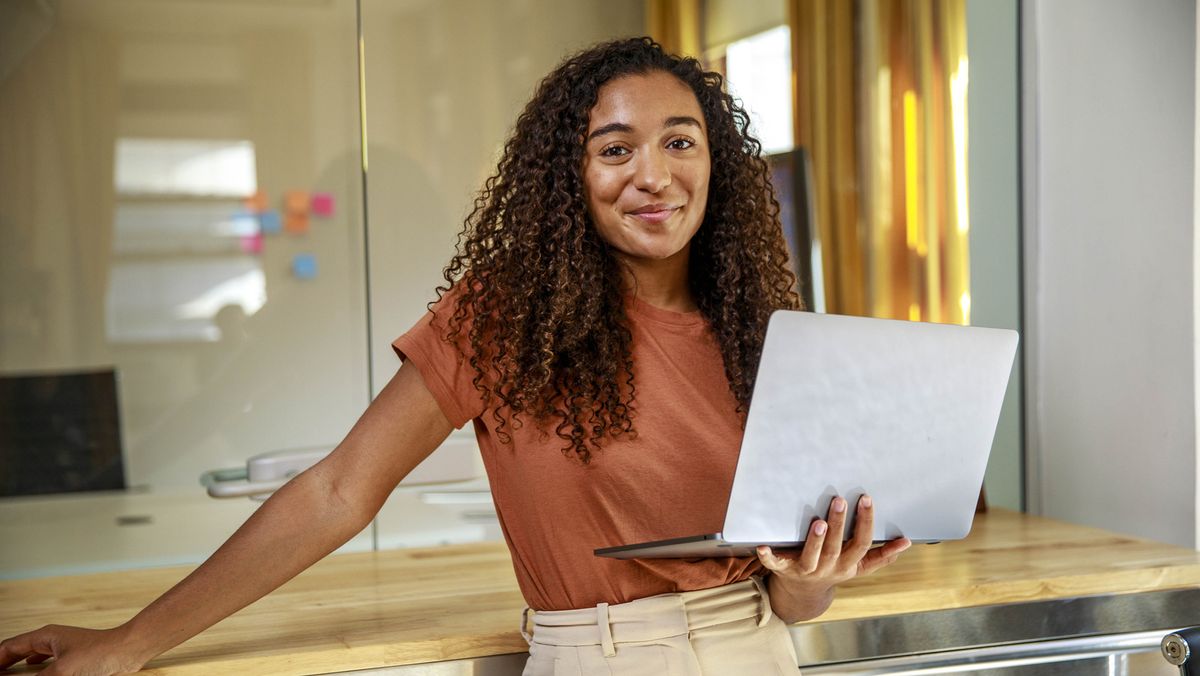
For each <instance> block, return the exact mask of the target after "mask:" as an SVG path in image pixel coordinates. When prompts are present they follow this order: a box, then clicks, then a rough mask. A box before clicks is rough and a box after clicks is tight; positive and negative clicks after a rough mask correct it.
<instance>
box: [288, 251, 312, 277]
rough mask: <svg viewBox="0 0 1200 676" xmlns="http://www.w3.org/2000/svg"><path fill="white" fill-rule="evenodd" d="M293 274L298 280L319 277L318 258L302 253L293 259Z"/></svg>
mask: <svg viewBox="0 0 1200 676" xmlns="http://www.w3.org/2000/svg"><path fill="white" fill-rule="evenodd" d="M292 274H293V275H295V276H296V278H297V279H313V278H315V277H316V276H317V257H316V256H314V255H312V254H307V253H302V254H296V255H295V256H293V257H292Z"/></svg>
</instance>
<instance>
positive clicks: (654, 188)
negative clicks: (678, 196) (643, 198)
mask: <svg viewBox="0 0 1200 676" xmlns="http://www.w3.org/2000/svg"><path fill="white" fill-rule="evenodd" d="M640 155H641V156H640V157H639V158H638V159H637V166H636V167H635V168H634V176H633V184H634V185H635V186H636V187H637V189H638V190H644V191H646V192H650V193H657V192H660V191H662V189H663V188H665V187H667V186H669V185H671V167H670V165H669V164H668V163H667V158H666V157H665V156H664V155H663V153H661V152H655V151H654V150H650V151H649V152H643V153H640Z"/></svg>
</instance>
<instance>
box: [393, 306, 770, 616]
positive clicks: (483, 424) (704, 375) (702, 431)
mask: <svg viewBox="0 0 1200 676" xmlns="http://www.w3.org/2000/svg"><path fill="white" fill-rule="evenodd" d="M449 302H450V296H447V297H445V298H443V299H442V301H440V302H439V303H438V304H436V305H435V306H434V309H433V311H432V312H431V313H429V314H427V315H426V316H425V317H423V318H422V319H421V320H420V321H418V322H417V324H416V326H414V327H413V328H412V329H411V330H409V331H408V332H407V333H405V334H404V335H403V336H401V337H400V338H398V339H396V341H395V343H393V347H394V348H395V350H396V352H397V354H398V355H400V357H401V359H407V360H409V361H411V362H412V363H413V364H414V365H415V366H416V367H417V369H418V370H419V371H420V372H421V375H422V377H423V379H424V381H425V384H426V386H427V387H428V388H429V391H430V392H432V393H433V396H434V398H435V399H436V400H437V402H438V405H439V406H440V407H441V409H442V412H443V413H445V414H446V417H447V418H448V419H449V420H450V422H451V423H452V424H453V425H454V426H455V427H462V426H463V425H465V424H466V423H467V422H469V421H473V422H474V427H475V435H476V438H477V439H478V442H479V449H480V452H481V453H482V454H483V462H484V466H485V467H486V468H487V474H488V481H489V483H490V484H491V489H492V498H493V500H494V501H495V503H496V513H497V515H498V516H499V519H500V526H501V528H502V530H503V532H504V537H505V540H506V541H507V542H508V547H509V550H510V551H511V552H512V560H513V567H514V568H515V570H516V575H517V581H518V583H519V584H520V586H521V591H522V593H523V594H524V596H525V600H526V602H527V603H528V604H529V605H530V607H532V608H534V609H536V610H566V609H571V608H584V607H590V606H595V605H596V604H597V603H601V602H606V603H623V602H625V601H631V600H633V599H638V598H643V597H646V596H653V595H655V594H663V593H667V592H681V591H690V590H694V589H707V588H709V587H715V586H718V585H722V584H727V583H730V582H738V581H741V580H744V579H746V578H748V577H750V575H752V574H756V573H759V572H761V571H762V567H761V564H759V563H758V561H757V559H755V558H724V559H692V560H683V559H641V560H631V561H622V560H617V559H609V558H600V557H597V556H595V555H594V554H593V553H592V550H594V549H596V548H598V547H610V546H615V545H622V544H633V543H637V542H645V541H649V540H661V539H665V538H670V537H682V536H687V535H701V534H704V533H716V532H719V531H720V530H721V527H722V524H723V522H724V519H725V507H726V503H727V502H728V500H729V489H730V486H731V485H732V483H733V471H734V468H735V466H736V465H737V457H738V449H739V447H740V445H741V441H742V418H741V416H740V415H739V414H738V413H737V411H736V407H737V401H736V399H735V398H734V396H733V393H732V392H730V390H729V381H728V380H727V379H726V377H725V368H724V365H723V362H722V360H721V353H720V350H719V348H718V346H717V343H716V340H715V339H714V338H713V336H712V333H711V331H710V330H709V326H708V322H707V320H705V319H704V318H703V316H702V315H701V314H700V313H699V312H692V313H678V312H672V311H669V310H663V309H660V308H657V307H654V306H652V305H649V304H647V303H645V302H643V301H641V300H638V299H635V298H630V299H629V300H628V302H627V304H626V314H627V316H628V319H629V324H630V326H629V328H630V331H631V332H632V334H633V340H632V345H631V352H632V358H633V377H634V384H635V387H636V399H635V402H634V407H635V409H634V417H633V424H634V429H636V430H637V435H636V437H634V438H621V439H611V438H610V439H606V440H605V442H604V443H603V444H602V445H601V447H600V449H599V450H598V451H596V452H595V453H593V455H592V460H591V462H590V463H589V464H588V465H583V464H582V463H580V462H579V461H578V460H576V459H574V457H573V456H572V457H568V456H566V455H564V454H563V453H562V450H561V449H562V447H563V443H564V442H563V441H562V439H560V438H559V437H558V436H556V435H554V434H553V433H547V432H545V431H543V429H544V426H543V425H537V424H531V421H526V424H524V425H522V426H521V427H520V428H518V429H513V428H512V426H511V425H510V426H509V428H508V431H509V433H510V435H511V443H508V444H505V443H502V442H501V441H500V440H499V439H498V438H497V436H496V422H495V420H494V419H493V416H492V415H491V413H490V412H487V413H488V414H487V415H484V413H485V411H484V407H483V400H482V397H481V395H480V393H479V392H478V390H476V389H475V387H474V385H473V384H472V382H471V380H472V378H473V377H474V375H475V372H474V370H473V369H472V368H471V365H470V363H468V362H467V361H466V360H465V359H463V358H462V357H461V355H460V354H459V352H458V350H457V349H456V348H455V347H454V346H453V345H452V344H451V343H449V342H448V341H447V340H446V339H445V323H444V317H446V316H447V315H448V314H449V313H450V310H451V308H450V306H449V305H448V303H449ZM551 429H552V428H551Z"/></svg>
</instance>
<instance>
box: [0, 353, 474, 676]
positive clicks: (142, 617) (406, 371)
mask: <svg viewBox="0 0 1200 676" xmlns="http://www.w3.org/2000/svg"><path fill="white" fill-rule="evenodd" d="M452 429H453V427H452V425H451V424H450V422H449V421H448V420H447V419H446V416H445V414H443V413H442V411H441V409H440V408H439V407H438V405H437V402H436V400H435V399H434V398H433V395H432V394H431V393H430V392H429V390H428V388H426V387H425V382H424V381H423V380H422V379H421V376H420V374H419V372H418V371H417V369H416V367H414V366H413V365H412V364H411V363H405V364H404V365H403V366H401V368H400V369H399V371H397V372H396V375H395V376H394V377H393V378H392V380H391V382H389V383H388V385H387V386H386V387H385V388H384V389H383V391H382V392H380V393H379V396H378V397H376V398H375V401H373V402H372V403H371V405H370V407H368V408H367V410H366V412H365V413H363V415H362V417H361V418H359V420H358V422H357V423H355V425H354V427H353V428H352V429H351V430H350V433H349V434H348V435H347V436H346V438H345V439H344V440H343V441H342V443H341V444H339V445H338V447H337V448H336V449H334V451H333V452H332V453H330V454H329V456H328V457H326V458H325V459H324V460H322V461H321V462H319V463H317V464H316V465H313V466H312V467H311V468H310V469H308V470H307V471H305V472H303V473H301V474H300V475H298V476H296V477H295V478H294V479H292V480H291V481H289V482H288V483H287V484H286V485H285V486H284V487H283V488H281V489H279V490H278V491H276V493H275V494H274V495H272V496H271V498H270V499H269V500H267V501H266V502H265V503H263V505H262V506H261V507H259V508H258V510H256V511H255V513H254V514H253V515H252V516H251V517H250V518H249V519H248V520H247V521H246V523H244V524H243V525H242V526H241V528H239V529H238V530H237V532H235V533H234V534H233V536H231V537H230V538H229V540H228V541H226V542H225V544H223V545H221V547H220V548H219V549H217V551H216V552H215V553H214V554H213V555H212V556H211V557H209V559H208V560H207V561H205V562H204V563H203V564H202V565H201V566H200V567H199V568H197V569H196V570H195V571H193V572H192V573H191V574H190V575H188V576H187V577H186V578H184V579H183V581H182V582H180V583H179V584H177V585H175V586H174V587H173V588H171V589H170V590H169V591H167V592H166V593H165V594H163V595H162V596H160V597H159V598H158V599H157V600H155V601H154V602H153V603H151V604H150V605H149V606H147V607H146V608H145V609H144V610H142V611H141V612H140V613H138V614H137V615H136V616H134V617H133V618H132V619H131V620H129V621H128V622H126V623H125V624H123V625H121V626H119V627H115V628H113V629H107V630H99V631H97V630H87V629H78V628H74V627H62V626H58V625H50V626H47V627H43V628H42V629H38V630H36V631H32V632H29V633H27V634H21V635H20V636H14V637H13V638H10V639H8V640H6V641H4V642H3V643H0V669H4V668H7V667H9V666H11V665H13V664H15V663H17V662H19V661H21V660H22V659H27V661H29V662H30V663H34V664H36V663H39V662H42V661H45V660H46V659H49V658H50V657H53V658H54V660H55V662H54V663H53V664H52V665H51V666H49V667H48V668H47V669H46V670H45V671H43V672H42V674H43V675H44V676H59V675H60V674H61V675H65V674H95V675H97V676H102V675H103V676H107V675H108V674H114V673H122V672H127V671H137V670H138V669H140V668H141V667H142V665H144V664H145V663H146V662H148V661H149V660H150V659H151V658H153V657H154V656H156V655H159V654H160V653H163V652H165V651H167V650H169V649H171V648H173V647H175V646H177V645H179V644H180V643H183V642H184V641H186V640H187V639H189V638H191V637H192V636H195V635H196V634H198V633H200V632H201V631H204V630H205V629H207V628H208V627H210V626H212V625H213V624H216V623H217V622H218V621H220V620H222V619H224V618H225V617H228V616H229V615H232V614H233V613H234V612H236V611H238V610H240V609H241V608H244V607H245V606H247V605H249V604H250V603H253V602H254V601H256V600H258V599H259V598H261V597H263V596H265V595H266V594H268V593H269V592H271V591H272V590H274V589H275V588H276V587H278V586H280V585H282V584H283V583H284V582H287V581H288V580H290V579H291V578H292V577H294V576H295V575H296V574H298V573H300V572H301V571H302V570H304V569H305V568H308V567H309V566H311V565H312V564H313V563H315V562H317V561H319V560H320V559H321V558H323V557H324V556H325V555H327V554H329V553H330V552H332V551H333V550H335V549H337V548H338V547H340V546H341V545H342V544H344V543H345V542H346V541H347V540H349V539H350V538H351V537H353V536H354V535H355V534H357V533H358V532H359V531H361V530H362V529H363V528H365V527H366V526H367V524H369V523H370V521H371V519H372V518H374V516H375V513H376V512H378V511H379V509H380V507H382V506H383V503H384V501H385V500H386V499H387V497H388V495H389V494H390V493H391V492H392V489H394V488H395V487H396V484H398V483H399V482H400V480H401V479H403V478H404V477H405V475H407V474H408V473H409V472H410V471H412V469H413V468H414V467H416V466H417V464H418V463H420V462H421V461H422V460H424V459H425V458H426V457H427V456H428V455H429V454H430V453H432V452H433V450H434V449H435V448H437V447H438V445H440V444H441V443H442V441H444V440H445V439H446V437H447V436H448V435H449V434H450V431H451V430H452Z"/></svg>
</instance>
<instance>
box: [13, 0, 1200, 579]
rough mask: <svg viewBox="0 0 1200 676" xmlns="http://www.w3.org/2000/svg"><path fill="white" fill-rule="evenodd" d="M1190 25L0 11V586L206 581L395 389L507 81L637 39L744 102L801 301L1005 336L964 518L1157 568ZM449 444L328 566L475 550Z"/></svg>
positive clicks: (392, 7)
mask: <svg viewBox="0 0 1200 676" xmlns="http://www.w3.org/2000/svg"><path fill="white" fill-rule="evenodd" d="M1196 34H1197V21H1196V11H1195V3H1194V2H1192V1H1186V0H1152V1H1150V2H1144V3H1130V2H1122V1H1120V0H1086V1H1085V0H1053V1H1051V0H1022V1H1018V0H570V1H569V2H563V1H554V0H504V1H494V0H442V1H437V0H105V1H104V2H92V1H90V0H3V2H0V538H2V539H0V541H3V542H5V543H6V545H5V546H4V547H2V548H0V579H5V578H20V577H33V576H42V575H52V574H65V573H76V572H90V571H98V570H113V569H123V568H134V567H144V566H154V565H165V564H173V563H189V562H198V561H200V560H202V559H203V558H205V557H206V556H207V555H208V554H209V553H210V552H211V551H212V550H213V549H215V548H216V546H218V545H219V544H220V543H221V542H222V541H223V540H224V539H225V538H226V537H227V536H228V535H229V534H230V533H232V531H233V530H234V529H235V528H236V527H237V526H238V525H240V524H241V523H242V521H244V520H245V518H246V517H247V516H248V515H249V514H250V513H251V512H252V511H253V510H254V509H255V508H256V506H257V505H258V504H259V503H258V502H257V501H255V500H254V499H250V498H249V497H246V496H247V495H250V494H255V495H257V496H258V498H259V499H261V497H262V495H264V494H266V493H268V492H269V491H270V490H271V488H272V487H274V486H276V485H278V482H279V481H282V480H284V479H286V478H287V476H290V475H291V474H294V473H295V472H296V471H298V470H299V469H302V467H303V466H304V463H305V462H312V461H313V459H314V458H316V457H320V455H321V454H322V453H324V452H327V451H328V450H330V449H332V448H333V446H334V445H336V444H337V443H338V441H340V439H341V438H342V436H343V435H344V434H345V432H346V431H347V430H348V429H349V428H350V426H351V425H352V424H353V423H354V421H355V420H356V419H357V416H358V415H359V414H360V413H361V412H362V410H363V409H364V408H365V407H366V406H367V404H368V403H369V401H370V400H371V398H372V397H373V396H374V395H375V394H376V393H377V392H378V391H379V390H380V389H381V388H382V387H383V385H384V384H385V383H386V382H387V380H388V379H389V378H390V377H391V375H392V374H393V373H394V372H395V370H396V368H397V366H398V361H397V359H396V358H395V356H394V354H393V353H392V351H391V348H390V345H389V344H390V341H391V340H392V339H393V338H395V337H396V336H397V335H399V334H401V333H402V332H404V331H405V330H407V328H408V327H410V326H411V325H412V323H413V322H415V321H416V319H417V318H419V317H420V316H421V315H422V313H423V312H424V311H425V307H426V303H427V302H429V301H430V300H431V299H432V298H433V287H434V286H435V285H436V284H438V283H439V282H440V280H441V269H442V266H443V265H444V264H445V263H446V261H447V260H448V259H449V257H450V255H451V253H452V252H453V247H454V242H455V236H456V234H457V232H458V230H459V229H460V227H461V225H462V221H463V218H464V217H465V216H466V214H467V213H468V211H469V207H470V205H471V201H472V199H473V197H474V194H475V192H476V191H477V190H478V188H479V187H480V186H481V184H482V182H483V181H484V179H485V178H486V177H487V176H489V175H490V174H491V172H492V171H493V170H494V167H495V163H496V160H497V159H498V154H499V152H500V148H501V146H502V144H503V142H504V140H505V138H506V136H507V134H508V133H509V130H510V128H511V125H512V124H513V122H514V121H515V119H516V116H517V114H518V113H519V111H520V109H521V107H522V106H523V105H524V103H525V102H526V101H527V100H528V98H529V96H530V95H531V94H532V91H533V88H534V87H535V85H536V84H537V82H538V80H539V78H541V77H542V76H544V75H545V74H546V73H547V72H549V70H550V69H552V68H553V67H554V66H555V65H556V64H557V63H558V62H559V61H560V60H561V59H562V58H564V57H565V56H566V55H568V54H570V53H572V52H574V51H577V50H579V49H582V48H584V47H587V46H589V45H591V44H594V43H596V42H599V41H603V40H608V39H612V38H616V37H625V36H635V35H651V36H653V37H655V38H656V39H658V40H659V41H661V42H662V43H663V44H664V45H665V46H666V47H667V48H668V49H670V50H672V51H676V52H679V53H684V54H688V55H692V56H695V57H697V58H699V59H701V60H702V61H703V62H704V63H705V64H706V66H707V67H708V68H710V69H714V70H717V71H719V72H721V73H723V74H725V75H726V77H727V81H728V86H729V88H730V90H731V91H732V92H733V93H734V94H735V95H736V96H737V97H738V98H740V99H741V100H742V101H743V102H744V103H745V105H746V107H747V108H748V109H749V110H750V111H751V113H752V117H753V124H754V131H755V133H756V135H757V136H758V137H759V139H760V140H761V141H762V142H763V148H764V154H766V155H767V156H768V158H769V160H770V162H771V164H772V167H773V172H774V177H775V184H776V189H777V192H778V194H779V197H780V200H781V203H782V205H783V210H784V214H783V221H784V224H783V225H784V231H785V232H784V234H785V236H786V237H787V239H788V241H789V245H790V247H791V250H792V255H793V264H794V266H795V269H796V272H797V274H798V276H799V278H800V279H801V291H802V294H803V296H804V298H805V301H806V303H807V305H808V306H809V307H810V308H811V309H814V310H817V311H826V312H835V313H842V314H861V315H873V316H880V317H893V318H901V319H911V320H921V321H934V322H948V323H960V324H976V325H983V326H995V327H1004V328H1013V329H1018V330H1020V331H1021V332H1022V348H1021V353H1020V355H1019V357H1018V361H1017V364H1016V366H1015V367H1014V371H1013V377H1012V381H1011V383H1010V387H1009V390H1008V395H1007V399H1006V402H1005V407H1004V412H1003V414H1002V417H1001V420H1000V423H999V426H998V429H997V434H996V441H995V445H994V447H993V451H992V458H991V462H990V464H989V468H988V474H987V479H986V483H985V487H986V496H987V502H988V504H989V505H990V506H992V507H993V508H995V507H999V508H1008V509H1015V510H1026V511H1031V512H1033V513H1038V514H1044V515H1047V516H1052V517H1057V518H1062V519H1066V520H1069V521H1074V522H1077V523H1083V524H1088V525H1095V526H1101V527H1104V528H1108V529H1110V530H1116V531H1121V532H1126V533H1131V534H1135V535H1140V536H1143V537H1147V538H1152V539H1156V540H1161V541H1165V542H1172V543H1175V544H1181V545H1184V546H1189V547H1194V546H1195V545H1196V544H1197V519H1196V514H1197V498H1198V496H1197V492H1196V485H1197V463H1196V457H1197V449H1196V433H1195V430H1196V396H1195V384H1196V382H1197V380H1196V367H1195V364H1196V360H1195V352H1196V342H1195V336H1196V335H1197V333H1196V328H1195V322H1196V312H1195V298H1196V297H1197V296H1196V291H1195V289H1196V286H1195V285H1196V280H1197V279H1198V277H1197V274H1196V261H1197V260H1198V258H1197V255H1196V253H1195V248H1194V246H1195V237H1194V233H1195V227H1194V223H1195V209H1194V206H1193V196H1194V194H1195V180H1196V178H1195V171H1194V167H1195V157H1196V150H1195V148H1196V144H1195V127H1196V107H1195V95H1196V87H1195V82H1196ZM931 414H936V412H931ZM264 454H268V455H267V456H266V457H263V458H260V460H259V461H257V462H256V463H251V464H250V465H248V464H247V461H248V459H250V458H252V457H256V456H263V455H264ZM477 455H478V450H477V449H476V447H475V445H474V439H473V436H472V434H471V432H470V429H469V428H468V429H466V430H461V431H458V432H455V433H454V434H453V435H452V436H451V438H450V440H448V441H447V443H446V444H445V445H444V446H443V447H442V448H441V449H439V450H438V451H437V452H436V453H435V454H434V455H433V456H432V457H431V458H430V459H429V460H428V461H427V462H426V463H424V464H423V465H422V466H421V467H420V468H418V470H417V472H416V473H415V474H414V475H413V476H412V477H410V479H408V480H406V481H405V482H404V483H403V484H402V485H401V487H400V488H398V489H397V490H396V492H395V493H394V495H393V496H392V498H391V500H390V501H389V502H388V504H387V506H386V507H385V508H384V509H383V511H382V512H380V514H379V516H378V518H377V519H376V520H375V522H374V523H373V524H372V525H371V526H370V527H369V528H368V529H367V530H365V531H364V532H363V533H362V534H360V535H359V536H358V537H356V538H354V539H353V540H352V541H351V542H349V543H348V544H347V545H346V546H345V547H344V548H343V551H368V550H371V549H386V548H395V547H406V546H427V545H436V544H441V543H452V542H469V541H477V540H485V539H499V538H500V531H499V526H498V523H497V522H496V518H495V514H494V510H493V509H492V507H491V501H490V496H489V495H488V493H487V486H486V481H484V480H483V470H482V464H481V462H480V461H479V459H478V457H477ZM210 494H211V495H217V496H226V497H216V498H214V497H210ZM230 496H232V497H230Z"/></svg>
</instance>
